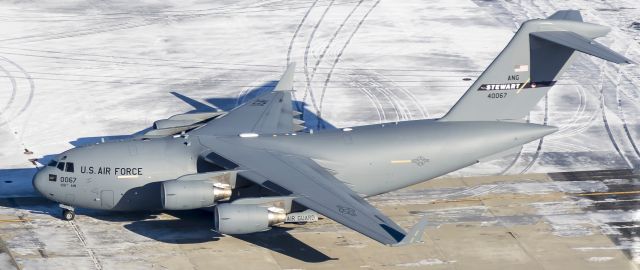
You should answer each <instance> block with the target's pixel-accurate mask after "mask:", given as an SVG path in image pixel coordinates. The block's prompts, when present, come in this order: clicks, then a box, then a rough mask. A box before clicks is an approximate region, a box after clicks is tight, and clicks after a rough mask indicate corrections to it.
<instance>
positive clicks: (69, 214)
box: [60, 204, 76, 221]
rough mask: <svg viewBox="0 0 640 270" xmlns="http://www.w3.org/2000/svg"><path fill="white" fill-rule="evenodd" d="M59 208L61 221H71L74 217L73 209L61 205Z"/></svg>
mask: <svg viewBox="0 0 640 270" xmlns="http://www.w3.org/2000/svg"><path fill="white" fill-rule="evenodd" d="M60 208H62V219H63V220H66V221H71V220H73V219H74V218H75V217H76V212H75V211H74V209H73V207H71V206H67V205H63V204H61V205H60Z"/></svg>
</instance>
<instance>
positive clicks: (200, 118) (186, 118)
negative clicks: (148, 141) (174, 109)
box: [153, 112, 224, 129]
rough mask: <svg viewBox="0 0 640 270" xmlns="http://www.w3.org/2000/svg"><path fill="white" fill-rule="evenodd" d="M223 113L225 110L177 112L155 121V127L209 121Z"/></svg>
mask: <svg viewBox="0 0 640 270" xmlns="http://www.w3.org/2000/svg"><path fill="white" fill-rule="evenodd" d="M223 114H224V112H200V113H185V114H176V115H174V116H171V117H169V118H167V119H162V120H158V121H155V122H154V123H153V128H154V129H166V128H177V127H186V126H192V125H195V124H198V123H201V122H204V121H208V120H210V119H212V118H216V117H218V116H220V115H223Z"/></svg>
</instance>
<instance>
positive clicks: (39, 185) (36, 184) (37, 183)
mask: <svg viewBox="0 0 640 270" xmlns="http://www.w3.org/2000/svg"><path fill="white" fill-rule="evenodd" d="M44 171H46V169H42V170H39V171H38V172H37V173H36V174H35V175H34V176H33V180H32V184H33V188H34V189H35V190H36V191H38V192H39V193H40V194H42V195H43V196H44V185H45V183H46V182H45V181H46V180H47V179H44V178H45V176H44V175H45V172H44Z"/></svg>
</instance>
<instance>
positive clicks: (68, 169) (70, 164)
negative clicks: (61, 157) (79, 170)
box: [65, 162, 73, 172]
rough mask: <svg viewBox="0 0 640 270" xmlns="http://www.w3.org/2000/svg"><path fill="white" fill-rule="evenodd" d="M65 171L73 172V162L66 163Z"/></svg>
mask: <svg viewBox="0 0 640 270" xmlns="http://www.w3.org/2000/svg"><path fill="white" fill-rule="evenodd" d="M65 171H67V172H73V162H67V167H66V170H65Z"/></svg>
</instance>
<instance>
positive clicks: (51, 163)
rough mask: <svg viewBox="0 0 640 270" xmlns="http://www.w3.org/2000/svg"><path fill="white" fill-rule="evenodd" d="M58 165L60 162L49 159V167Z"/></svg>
mask: <svg viewBox="0 0 640 270" xmlns="http://www.w3.org/2000/svg"><path fill="white" fill-rule="evenodd" d="M56 165H58V162H57V161H55V160H52V161H49V164H47V166H49V167H55V166H56Z"/></svg>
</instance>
